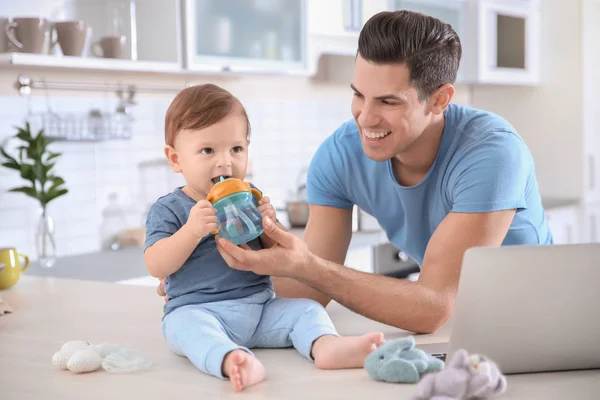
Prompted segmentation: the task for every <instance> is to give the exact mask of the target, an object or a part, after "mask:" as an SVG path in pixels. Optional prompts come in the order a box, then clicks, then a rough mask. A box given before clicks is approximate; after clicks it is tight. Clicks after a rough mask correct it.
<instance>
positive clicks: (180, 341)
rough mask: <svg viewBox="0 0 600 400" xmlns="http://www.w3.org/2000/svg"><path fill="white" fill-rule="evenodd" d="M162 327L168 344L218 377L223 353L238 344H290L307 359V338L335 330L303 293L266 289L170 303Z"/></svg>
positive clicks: (244, 346) (319, 307) (245, 347)
mask: <svg viewBox="0 0 600 400" xmlns="http://www.w3.org/2000/svg"><path fill="white" fill-rule="evenodd" d="M162 331H163V334H164V336H165V339H166V341H167V344H168V345H169V348H170V349H171V350H172V351H173V352H175V353H176V354H179V355H181V356H185V357H187V358H188V359H189V360H190V361H191V362H192V363H193V364H194V365H195V366H196V367H198V368H199V369H200V370H202V371H203V372H205V373H207V374H209V375H214V376H216V377H219V378H224V376H223V374H222V372H221V365H222V363H223V359H224V358H225V355H226V354H227V353H229V352H231V351H233V350H236V349H242V350H245V351H247V352H248V353H250V354H253V353H252V352H251V351H250V350H249V349H250V348H260V347H262V348H280V347H290V346H294V347H295V348H296V349H297V350H298V352H299V353H300V354H301V355H302V356H304V357H306V358H307V359H309V360H311V361H312V357H311V355H310V353H311V348H312V344H313V342H314V341H315V340H316V339H318V338H319V337H321V336H323V335H335V336H339V335H338V333H337V332H336V330H335V328H334V326H333V323H332V322H331V319H330V318H329V315H328V314H327V312H326V311H325V308H323V306H322V305H321V304H319V303H317V302H316V301H313V300H308V299H284V298H279V297H275V295H274V293H273V291H272V290H265V291H262V292H259V293H256V294H253V295H251V296H248V297H245V298H242V299H235V300H225V301H218V302H213V303H204V304H198V305H187V306H183V307H180V308H177V309H175V310H174V311H172V312H170V313H169V314H167V315H166V316H165V318H164V319H163V322H162Z"/></svg>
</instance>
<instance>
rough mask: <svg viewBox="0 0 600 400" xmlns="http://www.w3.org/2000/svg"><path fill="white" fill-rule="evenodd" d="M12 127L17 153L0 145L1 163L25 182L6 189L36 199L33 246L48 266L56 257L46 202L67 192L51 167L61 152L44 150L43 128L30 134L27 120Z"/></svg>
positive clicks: (43, 262) (46, 142)
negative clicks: (37, 209) (38, 213)
mask: <svg viewBox="0 0 600 400" xmlns="http://www.w3.org/2000/svg"><path fill="white" fill-rule="evenodd" d="M16 128H17V133H16V134H15V135H14V136H13V137H11V139H18V140H20V142H21V143H20V145H19V146H18V147H17V148H16V150H17V154H18V155H17V156H11V155H10V154H9V153H8V152H7V150H6V149H5V148H4V147H0V153H1V154H2V156H3V157H4V162H3V163H2V166H4V167H6V168H9V169H13V170H16V171H18V172H19V173H20V175H21V178H23V179H24V180H25V181H27V183H28V185H27V186H21V187H16V188H13V189H10V190H9V191H10V192H20V193H24V194H26V195H27V196H30V197H33V198H34V199H36V200H37V201H39V203H40V207H41V218H40V221H39V224H38V229H37V233H36V248H37V252H38V259H39V262H40V265H42V266H44V267H51V266H52V265H53V264H54V261H55V259H56V243H55V240H54V221H53V220H52V218H51V217H50V215H48V204H49V203H50V202H51V201H53V200H55V199H56V198H58V197H60V196H64V195H65V194H67V193H68V192H69V191H68V190H67V189H66V188H64V187H63V186H64V184H65V181H64V179H63V178H61V177H60V176H57V175H56V174H55V173H54V170H53V169H54V166H55V164H56V160H57V158H58V157H60V156H61V153H55V152H52V151H49V150H48V146H49V145H50V143H51V142H50V140H49V139H48V138H47V137H46V136H44V130H43V129H41V130H40V131H39V132H38V133H37V135H35V136H34V135H32V134H31V126H30V125H29V122H27V123H26V124H25V127H24V128H19V127H16Z"/></svg>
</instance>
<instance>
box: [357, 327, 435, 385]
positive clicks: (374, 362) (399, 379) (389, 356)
mask: <svg viewBox="0 0 600 400" xmlns="http://www.w3.org/2000/svg"><path fill="white" fill-rule="evenodd" d="M443 367H444V362H443V361H441V360H438V359H437V358H434V357H431V356H430V355H428V354H427V353H425V352H424V351H423V350H420V349H417V348H415V338H414V337H412V336H409V337H406V338H401V339H396V340H393V341H391V342H387V343H384V344H382V345H381V346H379V347H378V348H377V350H375V351H374V352H373V353H371V354H369V356H368V357H367V358H366V360H365V369H366V370H367V372H368V374H369V375H370V376H371V378H373V379H375V380H377V381H383V382H392V383H416V382H418V381H419V379H421V376H422V375H423V374H426V373H428V372H434V371H439V370H441V369H442V368H443Z"/></svg>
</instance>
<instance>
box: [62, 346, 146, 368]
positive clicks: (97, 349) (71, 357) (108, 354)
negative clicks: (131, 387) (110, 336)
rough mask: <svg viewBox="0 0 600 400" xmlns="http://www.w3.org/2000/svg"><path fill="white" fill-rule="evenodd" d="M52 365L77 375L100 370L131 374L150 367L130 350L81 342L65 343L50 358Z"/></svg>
mask: <svg viewBox="0 0 600 400" xmlns="http://www.w3.org/2000/svg"><path fill="white" fill-rule="evenodd" d="M52 364H54V365H56V366H57V367H59V368H61V369H68V370H69V371H71V372H74V373H77V374H79V373H84V372H93V371H96V370H98V369H100V368H102V369H104V370H105V371H108V372H132V371H137V370H140V369H145V368H148V367H150V365H151V364H150V363H149V362H148V361H147V360H145V359H144V358H143V357H140V356H139V355H137V354H135V353H134V352H133V351H132V350H130V349H127V348H124V347H121V346H119V345H115V344H101V345H93V344H91V343H89V342H85V341H81V340H74V341H70V342H67V343H65V344H64V345H63V346H62V347H61V348H60V350H59V351H58V352H56V353H55V354H54V356H52Z"/></svg>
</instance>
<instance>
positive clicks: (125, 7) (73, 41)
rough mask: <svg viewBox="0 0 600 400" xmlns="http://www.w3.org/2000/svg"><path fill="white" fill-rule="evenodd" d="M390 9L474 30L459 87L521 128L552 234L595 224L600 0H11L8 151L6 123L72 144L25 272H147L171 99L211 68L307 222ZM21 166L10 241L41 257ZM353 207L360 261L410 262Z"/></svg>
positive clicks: (580, 233)
mask: <svg viewBox="0 0 600 400" xmlns="http://www.w3.org/2000/svg"><path fill="white" fill-rule="evenodd" d="M395 9H412V10H417V11H421V12H424V13H427V14H430V15H433V16H436V17H438V18H441V19H443V20H445V21H447V22H448V23H451V24H452V25H453V26H454V27H455V29H456V30H457V32H458V33H459V35H460V37H461V41H462V44H463V60H462V64H461V65H462V67H461V70H460V74H459V82H457V95H456V98H455V102H457V103H462V104H469V105H471V106H474V107H478V108H484V109H487V110H490V111H493V112H496V113H498V114H500V115H502V116H503V117H505V118H507V119H508V120H509V121H510V122H511V123H512V124H513V125H514V126H515V127H516V128H517V129H518V131H519V133H520V134H521V135H522V136H523V138H524V139H525V141H526V142H527V144H528V145H529V147H530V149H531V151H532V153H533V155H534V158H535V162H536V168H537V174H538V180H539V182H540V187H541V191H542V195H543V197H544V203H545V206H546V207H547V213H548V217H549V219H550V223H551V226H552V230H553V233H554V236H555V240H556V242H557V243H573V242H579V241H597V240H598V238H599V234H600V227H599V224H598V215H599V214H600V188H599V184H600V182H599V180H598V177H599V176H600V175H599V173H600V170H599V168H600V161H598V160H596V157H597V156H598V155H600V136H599V135H598V129H600V128H599V127H600V123H599V122H600V121H599V119H600V97H599V96H598V95H597V92H598V91H600V69H599V68H598V65H599V61H600V47H598V45H597V43H598V41H600V27H599V24H598V23H597V21H598V20H599V19H600V1H599V0H572V1H569V2H565V1H561V0H406V1H405V0H391V1H388V0H108V1H102V0H70V1H66V0H21V1H19V2H17V1H8V0H3V1H1V2H0V143H1V144H3V145H5V146H6V148H7V149H8V150H11V151H12V152H13V154H14V150H15V148H16V146H17V142H16V141H14V140H12V139H11V140H10V141H6V140H7V139H9V138H11V137H12V136H14V135H15V134H16V133H17V130H16V128H15V126H19V127H23V126H24V124H25V122H30V123H31V126H32V128H34V132H37V130H38V129H41V128H44V129H45V133H46V135H48V136H51V137H52V138H53V139H54V141H53V143H52V145H51V146H50V148H51V150H52V151H55V152H60V153H62V156H61V157H59V158H58V159H57V162H56V167H55V170H56V171H55V173H56V174H57V175H59V176H61V177H62V178H64V181H65V184H64V187H66V188H67V189H68V190H69V193H68V194H67V195H64V196H61V197H59V198H57V199H56V200H55V201H52V202H51V203H50V205H49V207H48V211H47V214H48V217H50V218H51V221H50V222H51V223H52V224H53V226H51V227H50V228H51V229H50V237H51V239H50V242H48V243H50V244H49V246H50V254H46V256H47V257H49V258H50V261H48V265H51V266H52V268H47V269H43V268H41V267H40V266H39V263H37V264H36V263H34V264H36V265H32V267H31V271H37V272H31V273H38V274H49V275H52V274H54V275H57V276H59V275H61V274H63V275H64V276H74V277H84V278H85V277H89V276H92V275H93V276H94V277H97V275H94V274H96V272H94V271H98V270H108V269H111V270H115V271H116V270H119V271H120V272H118V273H117V272H115V273H114V274H112V275H110V274H109V275H110V277H108V275H107V277H106V278H103V277H100V278H99V279H107V280H118V281H125V280H131V279H134V280H135V279H137V278H138V277H139V278H142V277H143V275H144V273H143V272H144V269H143V265H142V264H140V260H141V247H140V246H141V242H143V226H144V220H145V213H146V211H147V209H148V207H149V206H150V205H151V204H152V203H153V202H154V201H155V200H156V199H157V198H158V197H159V196H161V195H163V194H166V193H168V192H169V191H171V190H172V189H173V188H174V187H175V186H177V185H181V184H182V180H181V177H180V176H178V175H175V174H174V173H172V172H171V171H170V169H169V168H168V165H167V163H166V160H165V159H164V156H163V146H164V130H163V129H164V114H165V111H166V109H167V107H168V105H169V103H170V101H171V99H172V98H173V96H174V95H175V94H176V93H177V91H178V90H181V89H182V88H184V87H186V86H187V85H192V84H200V83H205V82H214V83H216V84H219V85H222V86H223V87H225V88H226V89H228V90H230V91H232V93H233V94H234V95H235V96H237V97H238V98H240V100H241V101H242V103H243V104H244V105H245V107H246V109H247V111H248V114H249V117H250V122H251V125H252V137H251V140H252V143H251V146H250V160H251V170H250V171H249V176H248V180H252V181H253V182H254V183H255V184H256V185H257V186H258V187H260V188H261V189H262V190H263V192H265V193H266V194H268V195H269V196H270V197H271V198H272V200H273V202H274V203H275V205H276V207H277V209H278V210H279V216H280V218H281V219H282V221H283V222H284V224H286V225H287V226H289V227H292V223H291V222H293V220H294V219H296V220H297V221H296V222H297V223H296V224H294V226H293V228H294V232H295V233H297V234H298V235H300V236H301V235H302V228H303V227H302V224H303V220H305V219H306V215H305V213H304V212H303V210H305V208H304V207H303V206H302V203H301V202H302V200H303V190H302V188H303V185H304V179H305V172H306V168H307V166H308V164H309V162H310V160H311V157H312V155H313V154H314V152H315V151H316V149H317V148H318V146H319V144H320V143H321V142H322V141H323V140H324V139H325V138H326V137H327V136H328V135H330V134H332V133H333V131H334V130H335V129H336V128H337V127H338V126H339V125H340V124H342V123H343V122H344V121H346V120H347V119H349V118H351V114H350V102H351V98H352V92H351V90H350V88H349V84H350V82H351V78H352V69H353V59H354V55H355V52H356V46H357V38H358V32H359V30H360V28H361V27H362V25H363V24H364V22H365V21H366V20H367V19H368V18H369V17H370V16H372V15H374V14H375V13H377V12H379V11H383V10H395ZM24 183H25V182H24V181H23V180H22V179H21V178H20V177H19V174H18V172H17V171H15V170H12V169H8V168H4V167H0V248H2V247H15V248H17V249H18V251H19V252H21V253H24V254H27V255H29V256H30V257H31V258H32V259H33V260H37V259H38V258H39V254H40V252H41V249H40V242H39V239H40V235H41V234H44V232H42V233H40V228H39V226H40V223H41V222H43V221H44V220H43V219H41V216H40V213H41V212H40V205H39V202H36V201H35V200H34V199H31V198H29V197H27V196H26V195H25V194H23V193H12V192H8V190H9V189H11V188H14V187H18V186H24ZM298 201H300V206H298V205H297V204H296V208H295V209H294V210H295V211H294V214H293V215H289V214H288V213H286V211H287V210H288V205H294V204H292V203H293V202H298ZM355 217H356V218H355V224H354V231H356V233H355V235H354V239H353V244H352V248H351V251H350V253H349V255H348V259H347V264H348V265H349V266H351V267H354V268H359V269H362V270H365V271H370V272H379V273H385V274H389V275H395V276H399V277H405V276H407V275H409V274H410V273H413V272H415V271H416V269H415V265H414V263H413V262H412V260H410V259H408V258H407V257H406V256H405V255H404V254H403V253H402V252H401V251H400V249H395V248H393V246H390V245H389V244H388V243H387V240H386V238H385V235H384V234H383V233H382V232H381V231H380V229H379V226H378V225H377V223H376V222H375V221H374V220H373V219H372V218H370V217H369V216H368V215H366V214H364V213H362V212H360V210H356V213H355ZM46 224H48V220H47V219H46ZM42 225H43V224H42ZM45 234H46V239H47V235H48V233H47V232H46V233H45ZM47 240H48V239H47ZM36 241H37V243H36ZM52 241H53V242H52ZM45 251H46V253H48V248H46V249H45ZM119 255H123V257H120V256H119ZM131 264H136V266H135V268H133V267H131V268H133V269H132V270H131V271H128V272H123V271H125V270H127V268H128V265H131ZM86 268H87V269H86ZM83 270H85V271H87V272H81V274H83V275H84V276H83V275H82V276H79V275H77V274H79V273H80V272H74V271H83Z"/></svg>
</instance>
